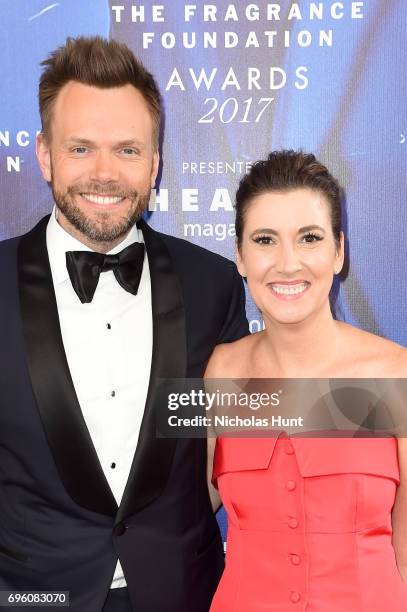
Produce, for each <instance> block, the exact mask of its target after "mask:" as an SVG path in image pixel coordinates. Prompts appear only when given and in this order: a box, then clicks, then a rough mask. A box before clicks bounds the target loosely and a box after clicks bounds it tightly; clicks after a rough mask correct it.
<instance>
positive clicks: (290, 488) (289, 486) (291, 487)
mask: <svg viewBox="0 0 407 612" xmlns="http://www.w3.org/2000/svg"><path fill="white" fill-rule="evenodd" d="M296 486H297V485H296V484H295V482H294V480H287V483H286V487H287V490H288V491H294V489H295V488H296Z"/></svg>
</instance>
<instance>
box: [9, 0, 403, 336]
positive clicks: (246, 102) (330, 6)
mask: <svg viewBox="0 0 407 612" xmlns="http://www.w3.org/2000/svg"><path fill="white" fill-rule="evenodd" d="M0 10H1V20H2V36H1V39H0V47H1V58H2V61H1V64H0V70H1V77H0V83H1V113H0V186H1V208H0V238H1V239H4V238H8V237H11V236H16V235H18V234H21V233H23V232H25V231H26V230H28V229H29V228H30V227H32V226H33V225H34V223H35V222H36V221H37V220H38V219H39V218H40V217H41V216H43V215H44V214H46V213H48V212H49V211H50V209H51V206H52V201H51V193H50V191H49V189H48V187H47V185H46V184H45V183H44V182H43V180H42V178H41V176H40V173H39V170H38V168H37V163H36V159H35V136H36V133H37V130H38V129H39V127H40V122H39V115H38V111H37V83H38V77H39V74H40V66H39V64H40V62H41V60H42V59H44V57H45V56H46V55H47V54H48V53H49V52H50V51H51V50H53V49H54V48H55V47H57V46H59V45H61V44H62V43H63V42H64V41H65V39H66V37H67V36H77V35H93V34H100V35H103V36H106V37H112V38H115V39H117V40H119V41H122V42H125V43H127V44H128V45H129V46H130V47H131V48H132V49H133V50H134V52H135V53H136V54H137V56H138V57H139V58H140V59H141V60H142V61H143V62H144V64H145V65H146V67H147V68H148V69H149V70H150V71H151V72H153V74H154V75H155V76H156V79H157V81H158V83H159V85H160V88H161V91H162V95H163V98H164V105H165V133H164V142H163V145H162V159H163V166H162V173H161V176H160V181H159V189H158V191H157V192H156V193H153V196H152V199H151V202H150V213H149V215H148V217H149V222H150V223H151V225H152V226H153V227H154V228H156V229H159V230H162V231H164V232H167V233H170V234H174V235H176V236H179V237H182V238H185V239H187V240H190V241H192V242H195V243H197V244H200V245H201V246H203V247H205V248H207V249H210V250H213V251H216V252H218V253H221V254H222V255H225V256H226V257H229V258H233V257H234V225H233V220H234V214H233V201H234V193H235V191H236V188H237V185H238V181H239V177H240V176H241V175H242V173H244V172H245V171H246V170H247V169H248V167H249V166H250V163H251V162H253V161H255V160H257V159H260V158H263V157H265V156H266V155H267V153H268V152H269V151H270V150H272V149H276V148H282V147H284V148H295V149H297V148H302V149H304V150H305V151H310V152H313V153H315V154H316V155H317V156H318V157H319V158H320V159H321V160H322V161H323V162H324V163H326V164H327V165H328V167H329V168H330V169H331V171H332V172H333V174H334V175H335V176H337V177H338V178H339V180H340V182H341V183H342V184H343V185H344V187H345V190H346V202H345V205H346V211H345V223H344V229H345V233H346V236H347V257H348V264H347V270H346V275H345V277H344V278H343V279H342V282H341V283H340V287H339V291H338V295H337V299H336V313H337V316H338V317H339V318H342V319H344V320H346V321H349V322H351V323H354V324H356V325H358V326H360V327H362V328H364V329H367V330H370V331H373V332H375V333H379V334H381V335H384V336H386V337H388V338H390V339H392V340H395V341H398V342H400V343H402V344H405V345H407V325H406V301H407V300H406V298H407V291H406V284H407V277H406V272H405V265H406V261H407V206H406V151H407V113H406V99H407V72H406V69H405V58H406V57H407V38H406V34H407V32H406V29H407V25H406V24H407V7H406V3H405V0H386V1H384V0H365V1H364V2H361V1H359V2H354V1H351V0H343V1H342V2H334V1H330V0H324V1H320V2H310V1H308V0H301V1H298V2H292V1H291V0H281V1H280V2H266V1H264V0H258V1H257V2H246V1H245V0H236V1H235V2H229V1H227V0H212V1H208V2H206V1H201V0H199V1H197V0H195V1H192V0H191V1H190V2H187V1H184V0H157V2H153V1H144V2H140V3H136V2H131V1H128V0H124V1H122V2H116V1H113V0H112V1H111V2H107V1H106V0H59V1H58V2H49V1H47V0H19V2H9V1H7V2H6V1H5V0H3V1H2V2H1V3H0ZM247 311H248V317H249V320H250V325H251V329H252V331H257V330H259V329H261V327H262V322H261V318H260V316H259V314H258V312H257V311H256V308H255V307H254V305H253V304H252V303H251V301H250V299H248V305H247Z"/></svg>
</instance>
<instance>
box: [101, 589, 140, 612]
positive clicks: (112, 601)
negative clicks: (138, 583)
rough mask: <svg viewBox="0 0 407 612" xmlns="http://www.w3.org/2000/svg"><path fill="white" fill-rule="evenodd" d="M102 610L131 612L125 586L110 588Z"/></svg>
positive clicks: (107, 611)
mask: <svg viewBox="0 0 407 612" xmlns="http://www.w3.org/2000/svg"><path fill="white" fill-rule="evenodd" d="M103 612H133V608H132V607H131V604H130V599H129V595H128V592H127V588H126V587H123V588H121V589H110V591H109V595H108V596H107V598H106V601H105V605H104V606H103Z"/></svg>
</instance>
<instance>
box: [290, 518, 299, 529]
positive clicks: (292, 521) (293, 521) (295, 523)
mask: <svg viewBox="0 0 407 612" xmlns="http://www.w3.org/2000/svg"><path fill="white" fill-rule="evenodd" d="M288 526H289V527H291V529H296V528H297V527H298V521H297V519H296V518H293V517H291V518H289V519H288Z"/></svg>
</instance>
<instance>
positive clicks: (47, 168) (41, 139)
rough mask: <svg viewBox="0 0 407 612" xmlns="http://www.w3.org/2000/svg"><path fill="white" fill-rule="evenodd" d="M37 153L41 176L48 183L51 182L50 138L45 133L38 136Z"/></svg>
mask: <svg viewBox="0 0 407 612" xmlns="http://www.w3.org/2000/svg"><path fill="white" fill-rule="evenodd" d="M35 153H36V155H37V159H38V164H39V166H40V170H41V174H42V176H43V178H44V180H45V181H47V183H50V182H51V153H50V147H49V142H48V138H46V136H45V135H44V133H43V132H41V133H40V134H38V136H37V140H36V143H35Z"/></svg>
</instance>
